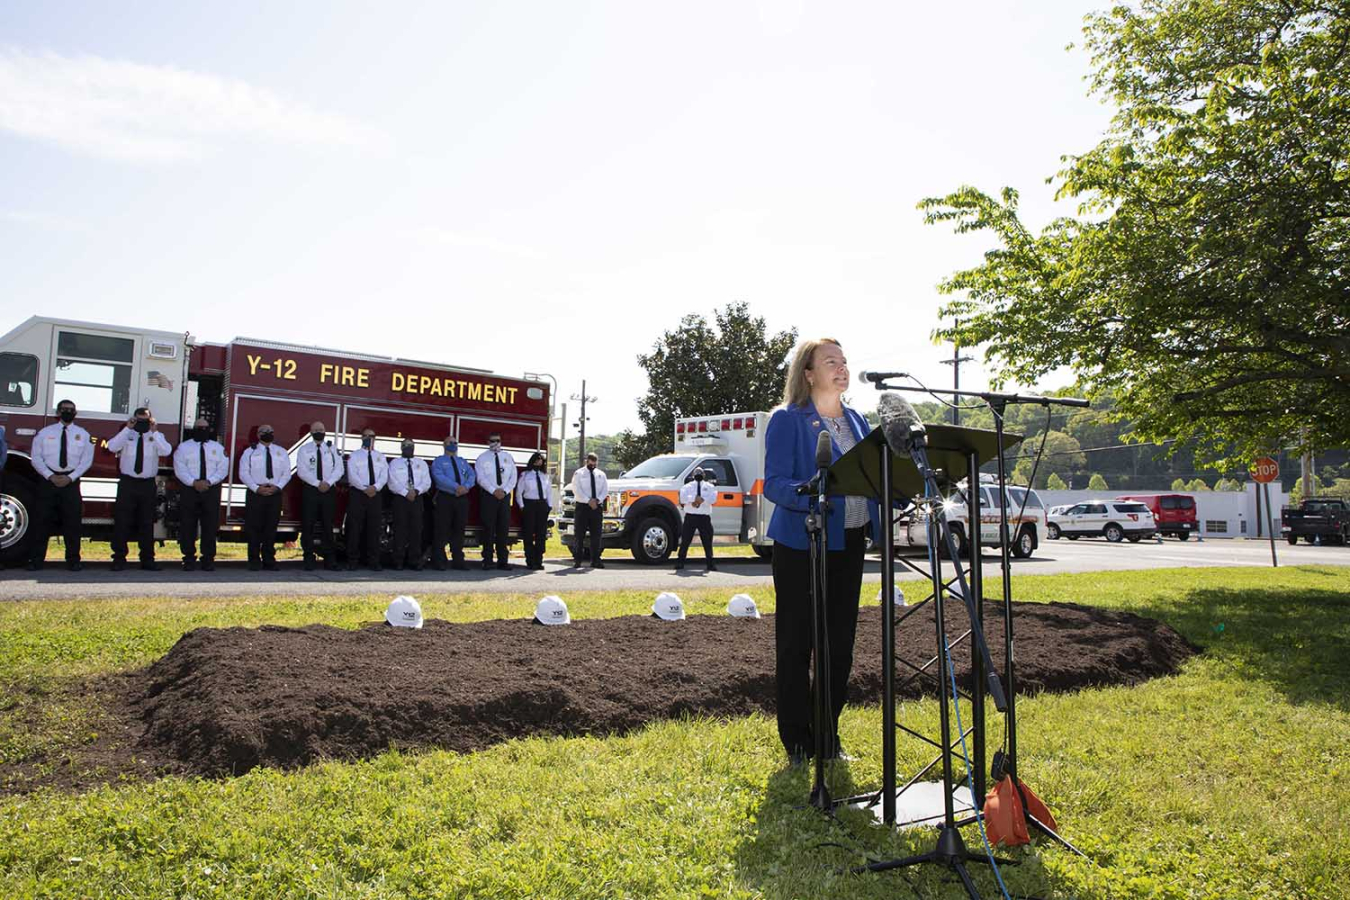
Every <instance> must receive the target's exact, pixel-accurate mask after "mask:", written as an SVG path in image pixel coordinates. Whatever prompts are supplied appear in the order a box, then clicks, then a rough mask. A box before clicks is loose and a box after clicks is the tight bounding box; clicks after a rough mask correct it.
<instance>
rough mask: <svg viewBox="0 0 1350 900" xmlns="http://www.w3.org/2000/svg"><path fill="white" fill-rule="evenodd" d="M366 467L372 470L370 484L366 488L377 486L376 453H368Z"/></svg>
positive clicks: (368, 451) (369, 451)
mask: <svg viewBox="0 0 1350 900" xmlns="http://www.w3.org/2000/svg"><path fill="white" fill-rule="evenodd" d="M366 467H367V468H368V469H369V470H370V484H368V485H366V487H374V486H375V453H374V452H373V451H371V450H367V451H366Z"/></svg>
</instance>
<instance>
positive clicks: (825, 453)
mask: <svg viewBox="0 0 1350 900" xmlns="http://www.w3.org/2000/svg"><path fill="white" fill-rule="evenodd" d="M832 462H834V447H832V446H830V433H829V432H828V431H822V432H821V433H820V434H818V435H816V468H817V469H828V468H829V467H830V463H832Z"/></svg>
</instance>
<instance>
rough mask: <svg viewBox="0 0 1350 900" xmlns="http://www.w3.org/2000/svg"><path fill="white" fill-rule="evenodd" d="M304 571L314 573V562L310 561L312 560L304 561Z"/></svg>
mask: <svg viewBox="0 0 1350 900" xmlns="http://www.w3.org/2000/svg"><path fill="white" fill-rule="evenodd" d="M305 571H306V572H313V571H314V560H312V559H307V560H305Z"/></svg>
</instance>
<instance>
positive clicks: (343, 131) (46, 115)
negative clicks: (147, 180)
mask: <svg viewBox="0 0 1350 900" xmlns="http://www.w3.org/2000/svg"><path fill="white" fill-rule="evenodd" d="M0 129H4V130H6V131H11V132H13V133H15V134H18V135H21V136H23V137H27V138H32V139H34V140H40V141H48V142H51V143H54V144H57V145H59V146H62V147H65V148H66V149H68V150H72V151H74V152H77V153H85V154H89V155H93V156H100V157H105V158H109V159H116V160H124V161H128V162H139V163H167V162H177V161H180V160H193V159H201V158H203V157H206V156H208V155H210V154H211V153H212V152H213V151H214V150H216V149H218V148H219V147H220V146H221V145H222V144H224V143H225V142H226V141H229V140H246V141H265V142H272V143H282V144H293V145H310V146H315V145H317V146H343V147H354V148H358V149H367V148H373V147H377V146H379V145H380V144H382V143H383V140H384V139H383V138H382V136H381V135H380V134H378V133H377V132H375V131H373V130H372V129H369V128H367V127H366V126H364V125H362V124H361V123H359V122H355V121H352V120H350V119H347V118H345V117H343V116H337V115H331V114H328V113H322V112H318V111H315V110H311V109H307V108H306V107H304V106H303V105H301V104H298V103H294V102H291V101H289V100H287V99H285V98H283V97H281V96H279V95H277V94H275V93H273V92H272V91H269V90H267V89H266V88H260V87H255V86H253V85H250V84H247V83H245V82H243V81H238V80H232V79H226V78H219V77H217V76H215V75H206V74H202V73H199V72H189V71H185V70H183V69H178V68H174V67H172V66H151V65H144V64H141V63H134V62H126V61H122V60H111V59H103V58H100V57H97V56H76V57H69V56H61V55H59V54H56V53H50V52H47V53H28V52H25V51H21V50H17V49H12V48H11V49H5V50H0Z"/></svg>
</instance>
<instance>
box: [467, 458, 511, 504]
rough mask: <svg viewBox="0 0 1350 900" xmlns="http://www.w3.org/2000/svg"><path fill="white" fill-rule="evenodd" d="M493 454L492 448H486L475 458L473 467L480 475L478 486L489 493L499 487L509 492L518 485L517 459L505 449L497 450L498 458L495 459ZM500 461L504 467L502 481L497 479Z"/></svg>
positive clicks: (478, 475)
mask: <svg viewBox="0 0 1350 900" xmlns="http://www.w3.org/2000/svg"><path fill="white" fill-rule="evenodd" d="M493 455H494V453H493V451H492V450H484V451H483V452H482V453H481V454H480V455H479V457H478V459H476V460H474V463H473V469H474V473H475V474H476V475H477V477H478V486H479V487H480V488H482V489H483V490H485V491H487V492H488V493H489V494H490V493H492V492H493V491H495V490H497V489H498V488H501V489H502V490H503V491H506V493H508V494H509V493H511V490H512V489H513V488H514V487H515V486H516V459H515V457H514V456H512V455H511V454H510V453H507V452H506V451H505V450H497V451H496V456H497V459H496V460H494V459H493ZM498 462H500V463H501V468H502V477H501V481H500V482H499V481H498V480H497V463H498Z"/></svg>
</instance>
